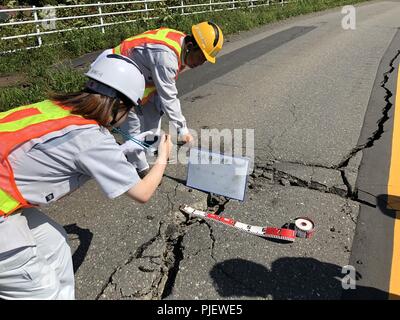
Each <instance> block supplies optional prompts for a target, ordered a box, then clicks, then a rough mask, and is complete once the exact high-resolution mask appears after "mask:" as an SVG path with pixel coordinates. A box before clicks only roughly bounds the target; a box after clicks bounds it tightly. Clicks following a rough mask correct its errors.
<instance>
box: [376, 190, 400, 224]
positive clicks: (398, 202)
mask: <svg viewBox="0 0 400 320" xmlns="http://www.w3.org/2000/svg"><path fill="white" fill-rule="evenodd" d="M376 199H377V200H376V202H377V204H378V208H379V210H380V211H381V212H382V213H383V214H385V215H387V216H389V217H391V218H393V219H396V218H397V219H399V218H398V217H400V215H399V216H397V211H399V212H400V197H398V196H392V195H389V194H380V195H378V196H377V198H376Z"/></svg>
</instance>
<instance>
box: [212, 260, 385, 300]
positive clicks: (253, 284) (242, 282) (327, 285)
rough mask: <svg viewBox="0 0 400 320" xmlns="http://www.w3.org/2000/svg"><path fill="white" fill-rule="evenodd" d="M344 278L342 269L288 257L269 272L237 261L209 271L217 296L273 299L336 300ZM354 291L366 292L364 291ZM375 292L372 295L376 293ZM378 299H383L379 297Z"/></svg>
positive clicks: (225, 263)
mask: <svg viewBox="0 0 400 320" xmlns="http://www.w3.org/2000/svg"><path fill="white" fill-rule="evenodd" d="M345 275H346V274H343V273H342V267H341V266H338V265H335V264H331V263H324V262H320V261H318V260H316V259H313V258H288V257H285V258H280V259H277V260H276V261H274V262H273V263H272V265H271V269H270V270H269V269H268V268H266V267H265V266H263V265H261V264H258V263H255V262H251V261H247V260H243V259H239V258H237V259H229V260H226V261H223V262H220V263H217V264H216V265H215V266H214V267H213V268H212V270H211V271H210V276H211V278H212V279H213V282H214V286H215V288H216V290H217V292H218V293H219V294H220V295H221V297H233V298H241V297H243V296H246V297H253V298H256V297H257V298H270V299H275V300H303V299H309V300H328V299H329V300H332V299H334V300H339V299H341V297H342V290H343V287H342V278H343V277H344V276H345ZM356 288H357V289H362V290H364V293H366V292H367V288H359V287H358V286H356ZM375 290H376V291H375V294H377V293H378V291H380V290H377V289H375ZM352 291H353V290H352ZM371 292H372V291H369V293H371ZM380 293H383V292H380ZM379 297H380V298H381V299H385V298H382V295H379ZM386 299H387V293H386Z"/></svg>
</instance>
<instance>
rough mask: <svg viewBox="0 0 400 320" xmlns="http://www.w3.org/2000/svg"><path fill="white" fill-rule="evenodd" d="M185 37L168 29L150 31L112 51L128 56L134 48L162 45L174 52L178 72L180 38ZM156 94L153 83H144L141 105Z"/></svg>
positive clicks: (180, 48)
mask: <svg viewBox="0 0 400 320" xmlns="http://www.w3.org/2000/svg"><path fill="white" fill-rule="evenodd" d="M185 36H186V35H185V34H184V33H183V32H180V31H177V30H174V29H169V28H159V29H155V30H150V31H146V32H144V33H141V34H139V35H137V36H133V37H131V38H128V39H126V40H124V41H122V43H121V44H120V45H119V46H117V47H115V48H114V49H113V53H116V54H122V55H124V56H128V55H129V52H130V51H131V50H132V49H133V48H135V47H139V46H144V45H146V44H162V45H165V46H167V47H168V48H170V49H171V50H172V51H174V52H175V54H176V58H177V60H178V67H179V70H181V65H182V64H181V52H182V44H181V43H182V38H184V37H185ZM177 78H178V75H177V76H176V79H177ZM156 92H157V91H156V87H155V85H154V84H153V83H146V88H145V91H144V95H143V98H142V105H145V104H146V103H147V102H148V101H149V99H150V97H151V96H152V95H154V94H155V93H156Z"/></svg>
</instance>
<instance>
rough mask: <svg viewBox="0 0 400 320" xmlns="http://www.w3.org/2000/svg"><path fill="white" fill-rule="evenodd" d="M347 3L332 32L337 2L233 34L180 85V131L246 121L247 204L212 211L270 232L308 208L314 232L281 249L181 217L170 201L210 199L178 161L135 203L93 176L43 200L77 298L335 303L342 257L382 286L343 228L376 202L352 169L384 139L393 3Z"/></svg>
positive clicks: (396, 9) (399, 6)
mask: <svg viewBox="0 0 400 320" xmlns="http://www.w3.org/2000/svg"><path fill="white" fill-rule="evenodd" d="M356 8H357V11H356V12H357V16H356V17H357V24H356V29H355V30H344V29H343V28H342V26H341V21H342V18H343V16H344V15H343V14H341V8H336V9H332V10H329V11H325V12H322V13H316V14H312V15H308V16H303V17H296V18H293V19H289V20H286V21H284V22H280V23H276V24H272V25H268V26H265V27H262V28H259V29H257V30H252V31H249V32H244V33H239V34H237V35H235V36H232V37H230V38H229V39H228V41H227V42H226V44H225V45H224V48H223V51H222V54H221V55H220V56H219V59H217V64H215V65H211V64H206V65H204V66H201V67H199V68H198V69H195V70H189V71H187V72H184V73H183V74H182V75H181V76H180V78H179V80H178V90H179V92H180V98H181V101H182V106H183V110H184V114H185V116H186V118H187V120H188V123H189V126H190V128H192V129H194V130H196V131H197V132H198V133H200V130H201V129H202V128H203V129H205V128H210V129H212V128H216V129H219V130H222V129H254V159H255V160H254V172H253V173H252V175H251V176H250V177H249V180H248V186H247V194H246V198H245V201H244V202H238V201H234V200H230V201H229V202H227V203H226V204H225V205H224V206H220V207H215V208H217V209H220V211H222V213H221V215H224V216H228V217H231V218H235V219H236V220H239V221H241V222H245V223H249V224H254V225H268V226H277V227H280V226H282V225H283V224H284V223H286V222H288V221H290V220H291V219H293V218H295V217H298V216H308V217H310V218H312V219H313V220H314V222H315V224H316V232H315V236H314V237H313V238H312V239H297V240H296V241H295V242H294V243H290V244H288V243H281V242H276V241H271V240H266V239H263V238H258V237H255V236H252V235H248V234H246V233H243V232H240V231H237V230H234V229H231V228H228V227H226V226H223V225H221V224H216V223H213V222H204V221H200V220H197V219H188V217H185V216H184V215H183V214H181V213H180V212H179V206H180V205H181V204H188V205H191V206H193V207H195V208H197V209H206V208H207V206H210V205H211V204H210V203H207V194H205V193H203V192H200V191H197V190H192V189H189V188H187V187H186V186H185V181H186V171H187V168H186V166H185V165H182V164H171V165H169V167H168V169H167V171H166V174H165V177H164V179H163V183H162V185H161V186H160V187H159V189H158V190H157V192H156V194H155V196H154V197H153V198H152V199H151V201H150V202H149V203H147V204H145V205H139V204H135V203H133V202H132V201H131V200H130V199H129V198H128V197H125V196H121V197H119V198H118V199H115V200H112V201H110V200H108V199H106V197H105V196H104V195H103V194H102V193H101V190H99V188H98V187H97V186H96V184H95V183H94V182H93V181H91V182H89V183H87V184H86V185H85V186H84V187H82V188H81V189H80V190H79V191H77V192H75V193H73V194H71V195H70V196H68V197H65V198H63V199H62V200H60V201H58V202H57V203H54V204H52V205H50V206H49V207H47V208H44V212H47V213H48V214H49V215H50V216H51V217H53V218H54V219H55V220H56V221H58V222H59V223H61V224H62V225H64V227H65V228H66V230H67V232H68V234H69V240H70V244H71V248H72V250H73V259H74V266H75V271H76V273H75V275H76V296H77V298H78V299H89V300H93V299H166V300H175V299H340V298H341V297H342V294H343V290H342V282H341V279H342V278H343V277H344V274H343V273H342V267H343V266H345V265H348V264H349V263H351V264H353V265H354V266H355V267H356V269H357V271H359V272H360V273H363V277H362V279H363V281H364V282H360V283H359V285H358V286H357V290H356V291H357V292H361V291H364V292H365V291H368V289H369V288H372V289H374V290H375V289H376V290H377V291H379V292H383V296H385V294H387V292H386V291H387V285H385V281H384V280H382V281H375V280H374V279H376V278H377V279H379V278H384V277H385V275H386V277H387V274H386V271H385V266H386V268H389V267H388V265H387V264H389V263H390V261H387V260H381V261H379V260H378V259H376V261H375V265H374V268H367V267H365V266H368V263H365V264H364V265H363V266H364V269H363V268H362V267H360V270H359V269H358V267H359V265H358V264H357V263H356V262H357V261H358V260H359V258H354V257H356V256H357V255H358V254H362V256H363V257H366V256H368V255H370V254H371V253H370V252H368V247H367V248H365V247H366V246H363V243H364V244H365V239H362V238H361V239H360V238H359V237H358V236H357V237H356V238H355V237H354V235H355V232H356V225H357V219H358V217H359V213H360V207H361V208H362V207H363V206H367V207H371V205H370V204H371V203H372V202H373V201H374V200H373V199H372V200H371V199H365V198H364V197H360V193H359V192H358V188H359V186H360V185H362V184H360V183H361V182H360V180H359V181H358V182H357V177H358V174H359V168H360V164H361V160H362V159H363V163H367V160H368V159H367V158H363V155H364V153H365V152H369V153H371V155H370V157H372V158H379V157H380V153H379V152H373V149H372V148H371V146H369V145H368V143H365V142H366V141H369V140H370V139H373V140H374V141H376V142H375V144H374V145H375V146H376V145H378V142H377V141H378V140H380V139H381V136H382V135H381V136H379V135H377V134H376V131H377V130H378V129H379V120H380V119H382V118H384V111H385V108H386V107H387V106H388V101H387V99H386V97H385V92H386V91H385V90H384V88H383V87H380V86H379V83H380V79H381V78H382V77H383V76H384V73H386V72H388V71H390V70H391V66H390V63H392V62H394V61H392V60H393V58H394V57H395V54H396V48H397V49H399V50H400V42H399V37H398V28H399V25H400V20H399V18H398V17H399V16H400V2H399V1H374V2H369V3H366V4H362V5H358V6H357V7H356ZM396 34H397V36H396ZM78 65H79V63H78ZM386 75H387V76H388V79H389V80H388V81H387V83H388V86H389V83H390V79H391V75H392V73H388V74H386ZM379 88H380V89H382V90H384V91H383V93H382V92H381V91H380V90H379ZM388 88H389V87H388ZM388 90H393V89H390V88H389V89H388ZM371 101H374V104H373V105H372V102H371ZM367 111H368V112H367ZM364 121H365V125H364ZM377 121H378V122H377ZM382 121H383V123H385V121H386V119H383V120H382ZM164 128H165V129H167V128H168V126H167V124H166V123H164ZM243 143H244V145H245V146H246V143H249V141H246V139H244V138H243ZM199 145H200V146H201V147H205V145H204V144H200V142H199ZM206 145H207V147H208V143H206ZM248 145H251V144H248ZM386 145H387V144H386ZM228 147H229V146H228ZM224 151H230V150H228V149H227V150H224ZM372 152H373V153H372ZM364 170H365V169H364ZM367 170H370V171H371V170H372V171H374V168H372V169H371V168H368V169H367ZM377 171H378V170H375V171H374V172H375V173H376V174H377V175H378V176H379V174H378V172H377ZM384 174H385V172H382V175H384ZM363 176H368V171H367V173H363ZM386 178H387V177H386ZM377 179H378V178H377ZM379 179H383V180H384V178H379ZM367 184H368V182H367ZM363 190H366V189H365V188H364V189H363ZM366 203H367V204H366ZM368 204H369V206H368ZM372 207H373V205H372ZM375 207H376V206H375ZM357 230H360V229H359V228H358V229H357ZM360 232H362V230H361V231H358V234H360ZM362 234H365V233H362ZM367 234H368V233H367ZM354 239H356V240H355V241H354V242H353V240H354ZM357 241H361V242H357ZM362 241H364V242H362ZM360 248H363V249H364V251H363V253H362V252H361V251H360V250H361V249H360ZM371 248H372V247H371ZM373 248H374V249H373V250H379V246H375V247H373ZM382 250H383V249H382ZM387 250H390V245H389V248H387ZM352 251H353V252H352ZM388 252H389V251H388ZM351 255H352V257H351ZM370 260H371V259H370ZM379 262H380V263H381V264H382V267H381V268H380V267H379ZM373 269H375V271H374V272H375V273H374V272H373V271H371V270H373ZM389 269H390V268H389ZM377 273H380V274H385V275H383V276H382V277H381V276H377ZM386 284H387V283H386ZM381 297H382V295H381Z"/></svg>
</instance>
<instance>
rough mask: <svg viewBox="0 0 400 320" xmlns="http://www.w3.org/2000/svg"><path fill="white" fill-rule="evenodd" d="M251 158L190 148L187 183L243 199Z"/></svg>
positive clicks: (222, 194)
mask: <svg viewBox="0 0 400 320" xmlns="http://www.w3.org/2000/svg"><path fill="white" fill-rule="evenodd" d="M249 164H250V159H249V158H245V157H232V156H228V155H224V154H219V153H214V152H210V151H208V150H202V149H197V148H192V149H190V155H189V164H188V173H187V181H186V185H187V186H188V187H191V188H194V189H198V190H201V191H205V192H211V193H215V194H218V195H221V196H225V197H227V198H231V199H236V200H240V201H243V200H244V196H245V192H246V182H247V175H248V171H249Z"/></svg>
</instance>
